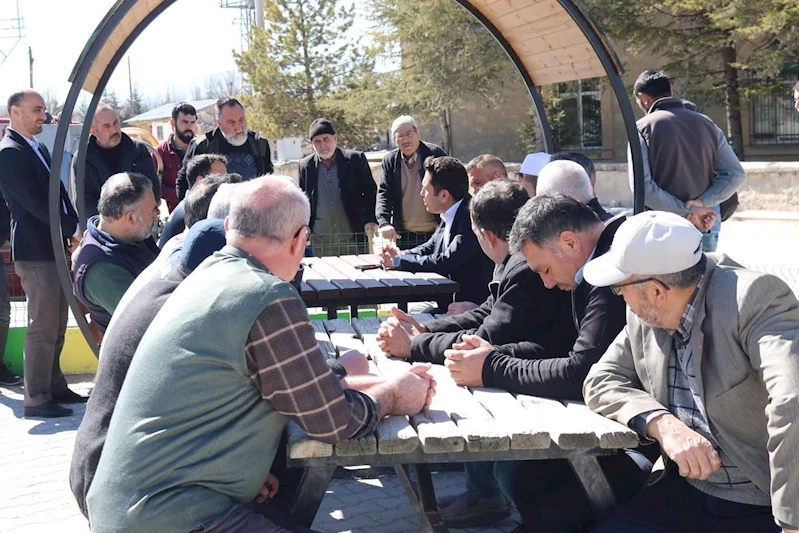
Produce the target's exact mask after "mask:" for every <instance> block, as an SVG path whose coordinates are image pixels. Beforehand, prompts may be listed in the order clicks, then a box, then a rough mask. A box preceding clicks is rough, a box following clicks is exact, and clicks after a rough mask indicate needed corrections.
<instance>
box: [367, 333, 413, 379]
mask: <svg viewBox="0 0 799 533" xmlns="http://www.w3.org/2000/svg"><path fill="white" fill-rule="evenodd" d="M362 340H363V344H364V346H366V351H367V352H368V353H369V356H370V357H371V358H372V361H374V362H375V365H377V369H378V370H379V371H380V374H381V375H382V376H392V375H395V374H399V373H402V372H407V371H408V369H409V368H410V367H411V364H410V363H409V362H408V361H405V360H404V359H397V358H395V357H388V356H387V355H386V354H385V352H383V350H381V349H380V347H379V346H378V345H377V336H376V335H368V334H367V335H364V336H363V339H362Z"/></svg>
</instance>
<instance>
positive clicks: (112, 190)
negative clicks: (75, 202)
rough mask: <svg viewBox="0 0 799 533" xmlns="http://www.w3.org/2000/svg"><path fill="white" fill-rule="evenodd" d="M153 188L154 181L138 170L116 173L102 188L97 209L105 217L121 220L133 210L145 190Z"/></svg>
mask: <svg viewBox="0 0 799 533" xmlns="http://www.w3.org/2000/svg"><path fill="white" fill-rule="evenodd" d="M152 189H153V183H152V182H151V181H150V178H148V177H147V176H145V175H144V174H139V173H137V172H120V173H119V174H114V175H113V176H111V177H110V178H108V179H107V180H106V181H105V183H103V188H102V189H100V201H99V202H97V211H98V212H99V213H100V216H101V217H103V218H107V219H110V220H119V219H120V218H122V216H123V215H124V214H125V213H127V212H128V211H130V210H131V207H132V206H133V204H135V203H136V202H138V201H139V200H141V199H142V197H143V196H144V191H146V190H152Z"/></svg>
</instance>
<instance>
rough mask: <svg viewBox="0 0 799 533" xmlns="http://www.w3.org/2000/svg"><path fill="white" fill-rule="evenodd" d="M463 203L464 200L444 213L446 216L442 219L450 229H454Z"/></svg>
mask: <svg viewBox="0 0 799 533" xmlns="http://www.w3.org/2000/svg"><path fill="white" fill-rule="evenodd" d="M461 203H463V198H461V199H460V200H458V201H457V202H455V203H454V204H452V205H451V206H450V208H449V209H447V210H446V211H444V214H442V215H441V218H442V219H443V220H444V224H445V225H446V226H447V227H448V228H451V227H452V222H453V221H454V220H455V213H456V212H457V211H458V208H459V207H460V206H461Z"/></svg>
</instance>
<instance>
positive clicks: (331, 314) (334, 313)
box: [327, 305, 338, 320]
mask: <svg viewBox="0 0 799 533" xmlns="http://www.w3.org/2000/svg"><path fill="white" fill-rule="evenodd" d="M337 318H338V307H336V306H335V305H333V306H328V307H327V319H328V320H335V319H337Z"/></svg>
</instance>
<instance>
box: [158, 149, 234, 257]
mask: <svg viewBox="0 0 799 533" xmlns="http://www.w3.org/2000/svg"><path fill="white" fill-rule="evenodd" d="M226 164H227V158H225V156H223V155H220V154H201V155H197V156H194V157H193V158H192V159H191V161H189V163H188V165H186V177H187V179H188V181H189V186H190V187H194V184H195V183H197V182H199V181H201V180H202V179H203V178H205V177H206V176H210V175H212V174H225V173H227V167H226V166H225V165H226ZM236 175H237V176H238V174H236ZM239 181H241V176H239ZM182 196H183V195H181V200H180V202H179V203H178V205H177V207H175V209H174V210H173V211H172V214H171V215H170V217H169V220H167V221H166V224H164V229H163V231H162V232H161V238H160V239H159V240H158V247H159V248H163V247H164V244H166V243H167V242H168V241H169V239H171V238H172V237H174V236H175V235H178V234H179V233H180V232H181V231H183V230H184V229H186V223H185V215H184V208H185V203H184V199H185V198H183V197H182Z"/></svg>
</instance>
